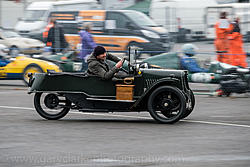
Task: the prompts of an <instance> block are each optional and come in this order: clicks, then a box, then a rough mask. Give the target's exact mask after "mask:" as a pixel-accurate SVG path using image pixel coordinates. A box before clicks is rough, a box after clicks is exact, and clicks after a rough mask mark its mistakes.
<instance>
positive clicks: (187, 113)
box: [181, 90, 195, 119]
mask: <svg viewBox="0 0 250 167" xmlns="http://www.w3.org/2000/svg"><path fill="white" fill-rule="evenodd" d="M190 91H191V92H190V102H189V105H190V106H189V107H188V108H187V109H186V111H185V113H184V114H183V115H182V117H181V119H184V118H186V117H187V116H189V115H190V114H191V112H192V111H193V110H194V106H195V97H194V93H193V91H192V90H190Z"/></svg>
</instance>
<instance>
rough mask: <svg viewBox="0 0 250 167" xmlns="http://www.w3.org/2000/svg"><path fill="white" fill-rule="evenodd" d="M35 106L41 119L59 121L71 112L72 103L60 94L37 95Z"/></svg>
mask: <svg viewBox="0 0 250 167" xmlns="http://www.w3.org/2000/svg"><path fill="white" fill-rule="evenodd" d="M34 106H35V108H36V111H37V112H38V114H39V115H40V116H41V117H43V118H45V119H48V120H57V119H60V118H63V117H64V116H65V115H66V114H67V113H68V112H69V110H70V107H71V102H70V101H69V100H68V99H67V98H66V97H64V96H59V95H58V94H52V93H36V94H35V96H34Z"/></svg>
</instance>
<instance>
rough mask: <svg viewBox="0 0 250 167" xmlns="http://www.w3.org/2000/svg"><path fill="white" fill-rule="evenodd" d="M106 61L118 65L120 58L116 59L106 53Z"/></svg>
mask: <svg viewBox="0 0 250 167" xmlns="http://www.w3.org/2000/svg"><path fill="white" fill-rule="evenodd" d="M106 59H108V60H111V61H114V62H116V63H118V62H119V61H120V60H121V59H120V58H118V57H116V56H114V55H112V54H110V53H108V52H107V53H106Z"/></svg>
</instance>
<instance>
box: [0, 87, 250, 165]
mask: <svg viewBox="0 0 250 167" xmlns="http://www.w3.org/2000/svg"><path fill="white" fill-rule="evenodd" d="M196 101H197V103H196V107H195V110H194V111H193V113H192V114H191V115H190V116H189V117H188V118H187V119H185V120H182V121H180V122H178V123H176V124H173V125H165V124H157V123H155V121H154V120H153V119H152V118H151V117H150V116H149V114H148V113H129V112H127V113H80V112H78V111H76V110H73V111H71V112H70V113H69V114H68V115H67V116H66V117H64V118H63V119H61V120H58V121H47V120H44V119H42V118H41V117H40V116H39V115H38V114H37V113H36V111H35V109H34V107H33V95H28V94H27V90H26V88H25V87H23V86H17V85H14V86H11V87H10V86H6V85H4V84H2V85H0V134H1V137H0V166H1V167H5V166H7V167H12V166H17V167H19V166H20V167H29V166H58V167H61V166H67V167H68V166H72V167H75V166H118V167H119V166H122V167H124V166H126V167H127V166H128V167H130V166H164V167H165V166H188V167H189V166H190V167H191V166H192V167H193V166H197V167H200V166H216V167H217V166H227V167H228V166H229V167H230V166H232V167H235V166H241V167H242V166H246V167H248V166H249V165H250V141H249V138H250V133H249V132H250V103H249V102H250V100H249V98H248V97H247V96H244V95H242V96H238V95H237V96H235V97H233V98H219V97H210V96H206V95H203V96H196Z"/></svg>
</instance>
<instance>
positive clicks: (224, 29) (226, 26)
mask: <svg viewBox="0 0 250 167" xmlns="http://www.w3.org/2000/svg"><path fill="white" fill-rule="evenodd" d="M214 28H215V33H216V38H215V41H214V44H215V48H216V52H217V61H219V62H222V63H227V64H230V62H231V56H230V55H228V54H227V53H228V50H229V41H228V34H229V33H230V32H231V30H232V25H231V24H230V23H229V21H228V20H227V13H226V12H221V13H220V20H219V21H218V22H217V23H216V24H215V26H214Z"/></svg>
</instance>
